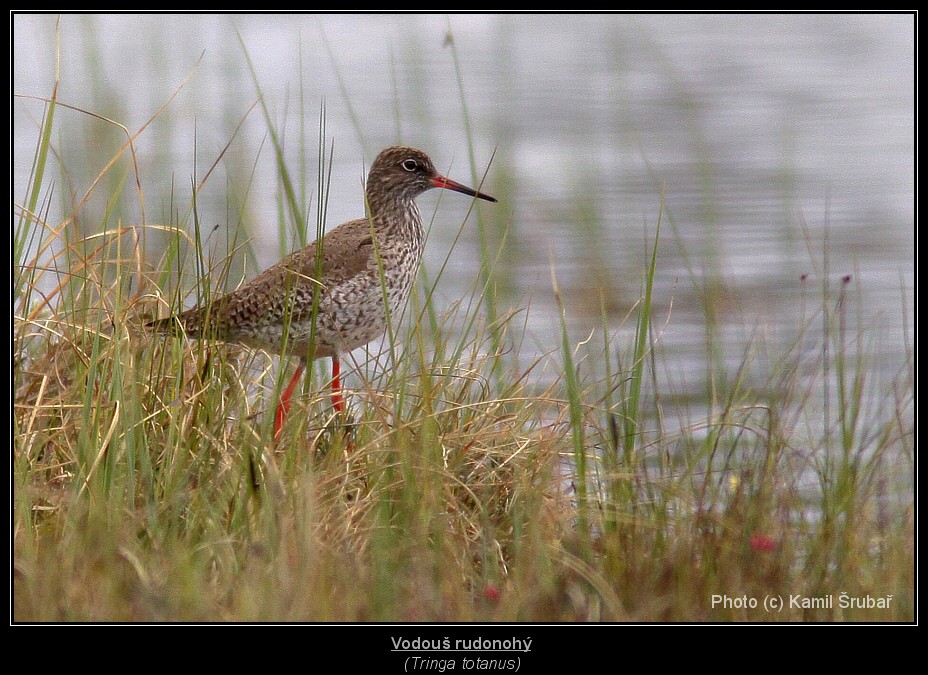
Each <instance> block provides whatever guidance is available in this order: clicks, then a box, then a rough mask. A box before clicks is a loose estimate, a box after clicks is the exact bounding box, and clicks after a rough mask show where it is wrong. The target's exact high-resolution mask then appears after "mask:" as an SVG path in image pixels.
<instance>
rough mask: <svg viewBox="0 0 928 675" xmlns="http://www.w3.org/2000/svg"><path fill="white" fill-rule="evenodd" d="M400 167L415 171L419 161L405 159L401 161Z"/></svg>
mask: <svg viewBox="0 0 928 675" xmlns="http://www.w3.org/2000/svg"><path fill="white" fill-rule="evenodd" d="M402 167H403V168H404V169H406V170H407V171H415V170H416V169H418V168H419V163H418V162H416V160H414V159H407V160H405V161H404V162H403V164H402Z"/></svg>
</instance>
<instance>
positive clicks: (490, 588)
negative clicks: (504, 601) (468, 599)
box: [483, 584, 500, 603]
mask: <svg viewBox="0 0 928 675" xmlns="http://www.w3.org/2000/svg"><path fill="white" fill-rule="evenodd" d="M499 596H500V591H499V586H497V585H496V584H487V585H486V586H484V587H483V597H485V598H486V599H487V600H489V601H490V602H494V603H496V602H499Z"/></svg>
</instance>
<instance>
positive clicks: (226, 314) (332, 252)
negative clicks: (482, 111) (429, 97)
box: [149, 146, 496, 430]
mask: <svg viewBox="0 0 928 675" xmlns="http://www.w3.org/2000/svg"><path fill="white" fill-rule="evenodd" d="M434 187H438V188H445V189H449V190H454V191H456V192H462V193H464V194H467V195H471V196H473V197H477V198H480V199H485V200H487V201H491V202H495V201H496V200H495V199H494V198H493V197H490V196H488V195H485V194H482V193H480V192H477V191H475V190H472V189H471V188H468V187H466V186H464V185H461V184H460V183H456V182H454V181H452V180H450V179H448V178H445V177H444V176H442V175H440V174H439V173H438V172H437V171H436V170H435V166H434V165H433V164H432V160H431V159H429V157H428V155H426V154H425V153H424V152H422V151H421V150H416V149H415V148H408V147H403V146H394V147H390V148H386V149H385V150H383V151H382V152H381V153H380V154H379V155H377V158H376V159H375V160H374V163H373V164H372V165H371V170H370V173H369V175H368V178H367V184H366V188H365V197H366V200H367V207H368V209H367V210H368V217H367V218H360V219H358V220H352V221H349V222H347V223H344V224H342V225H340V226H338V227H336V228H335V229H333V230H332V231H331V232H328V233H327V234H326V235H325V236H324V237H323V238H322V239H321V240H319V241H316V242H313V243H312V244H310V245H309V246H305V247H304V248H301V249H299V250H298V251H295V252H294V253H291V254H290V255H289V256H287V257H286V258H284V259H283V260H281V261H280V262H279V263H277V264H276V265H274V266H273V267H270V268H269V269H267V270H265V271H264V272H262V273H261V274H259V275H258V276H257V277H255V278H254V279H253V280H252V281H250V282H248V283H247V284H244V285H243V286H241V287H240V288H238V289H237V290H235V291H232V292H231V293H229V294H227V295H224V296H222V297H220V298H218V299H217V300H215V301H214V302H213V303H211V304H210V305H208V306H202V307H195V308H193V309H189V310H187V311H185V312H181V313H180V314H177V315H175V316H171V317H168V318H166V319H160V320H157V321H153V322H151V323H150V324H149V326H150V327H151V328H153V329H154V330H156V331H158V332H161V333H174V334H178V333H180V332H183V333H185V334H186V335H187V336H189V337H193V338H201V337H204V336H207V335H209V336H211V337H213V338H215V339H217V340H220V341H224V342H234V343H240V344H244V345H247V346H251V347H256V348H259V349H264V350H267V351H269V352H272V353H277V354H280V353H281V352H282V350H283V346H284V344H285V340H284V333H285V332H286V333H287V342H286V343H287V345H288V346H287V349H288V351H289V352H290V353H293V354H295V355H298V356H299V357H300V358H301V360H302V362H303V364H305V363H306V362H308V361H311V360H313V359H317V358H322V357H332V358H333V369H334V370H335V371H336V381H335V382H334V383H333V400H335V396H336V394H337V392H335V391H334V390H335V389H336V387H337V384H338V383H337V365H338V364H337V359H338V354H339V353H341V352H348V351H351V350H353V349H356V348H357V347H360V346H362V345H365V344H367V343H368V342H370V341H371V340H373V339H375V338H377V337H379V336H380V335H382V334H383V332H384V331H385V330H386V326H387V316H388V312H389V316H391V317H396V316H398V315H399V312H400V311H401V310H402V308H403V305H404V304H405V302H406V299H407V298H408V297H409V291H410V288H411V287H412V284H413V281H414V279H415V277H416V272H417V270H418V268H419V262H420V260H421V259H422V250H423V246H424V243H425V236H424V233H423V230H422V220H421V218H420V216H419V209H418V208H417V207H416V203H415V198H416V197H417V196H419V195H420V194H422V193H423V192H425V191H426V190H429V189H431V188H434ZM320 243H321V258H322V259H321V269H320V273H319V274H317V273H316V272H317V254H319V247H320ZM316 290H318V291H319V293H318V298H319V299H318V303H319V306H318V311H317V316H316V325H315V333H313V326H312V323H311V319H312V308H313V296H314V293H315V291H316ZM384 291H386V299H387V303H386V305H385V303H384ZM313 335H315V339H314V340H313V339H312V338H313ZM301 372H302V367H301V368H300V369H299V370H298V371H297V375H296V376H294V379H293V380H292V381H291V386H290V387H288V390H287V392H286V393H285V395H284V399H282V401H281V407H282V408H284V407H285V406H286V405H287V403H288V400H289V394H290V393H291V392H292V385H294V384H295V381H296V379H297V378H298V377H299V375H300V373H301ZM339 400H340V399H339ZM336 405H338V404H337V403H336ZM284 412H285V409H284ZM278 417H279V418H281V421H282V415H280V413H278ZM278 430H279V429H278Z"/></svg>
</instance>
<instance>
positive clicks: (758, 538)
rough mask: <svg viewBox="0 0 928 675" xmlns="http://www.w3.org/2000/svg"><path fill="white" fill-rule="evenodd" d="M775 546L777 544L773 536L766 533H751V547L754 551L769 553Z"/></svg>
mask: <svg viewBox="0 0 928 675" xmlns="http://www.w3.org/2000/svg"><path fill="white" fill-rule="evenodd" d="M776 547H777V545H776V542H775V541H774V540H773V537H769V536H767V535H766V534H752V535H751V548H752V549H754V550H755V551H761V552H763V553H771V552H772V551H773V550H774V549H775V548H776Z"/></svg>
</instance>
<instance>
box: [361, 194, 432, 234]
mask: <svg viewBox="0 0 928 675" xmlns="http://www.w3.org/2000/svg"><path fill="white" fill-rule="evenodd" d="M367 210H368V217H369V218H370V219H371V222H372V223H373V224H374V229H375V230H376V231H377V233H378V235H380V236H381V237H397V238H402V239H411V240H413V241H422V239H423V230H422V218H421V216H420V215H419V207H418V206H416V202H415V200H413V199H408V198H403V197H399V198H397V197H390V196H386V195H376V194H370V193H369V194H368V195H367Z"/></svg>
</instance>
